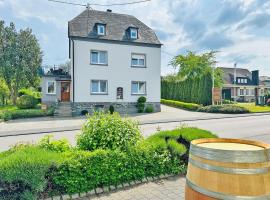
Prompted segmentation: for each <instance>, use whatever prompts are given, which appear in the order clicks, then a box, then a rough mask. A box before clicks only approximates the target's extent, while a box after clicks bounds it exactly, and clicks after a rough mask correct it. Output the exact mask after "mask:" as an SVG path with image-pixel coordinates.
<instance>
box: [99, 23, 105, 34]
mask: <svg viewBox="0 0 270 200" xmlns="http://www.w3.org/2000/svg"><path fill="white" fill-rule="evenodd" d="M101 27H102V28H103V33H102V32H100V28H101ZM97 34H98V35H105V34H106V27H105V25H104V24H98V25H97Z"/></svg>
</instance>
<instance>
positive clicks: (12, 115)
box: [0, 108, 54, 121]
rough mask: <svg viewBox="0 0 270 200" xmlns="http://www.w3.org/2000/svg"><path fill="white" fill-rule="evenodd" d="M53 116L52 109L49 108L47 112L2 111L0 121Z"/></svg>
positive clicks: (35, 110) (30, 110) (25, 110)
mask: <svg viewBox="0 0 270 200" xmlns="http://www.w3.org/2000/svg"><path fill="white" fill-rule="evenodd" d="M53 114H54V109H53V108H50V109H48V110H41V109H23V110H4V111H0V119H3V120H4V121H8V120H10V119H20V118H32V117H45V116H52V115H53Z"/></svg>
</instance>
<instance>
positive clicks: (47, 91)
mask: <svg viewBox="0 0 270 200" xmlns="http://www.w3.org/2000/svg"><path fill="white" fill-rule="evenodd" d="M49 83H53V84H54V92H53V93H51V92H49ZM46 94H50V95H54V94H56V81H47V84H46Z"/></svg>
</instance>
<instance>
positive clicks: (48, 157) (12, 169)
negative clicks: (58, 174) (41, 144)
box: [0, 146, 63, 200]
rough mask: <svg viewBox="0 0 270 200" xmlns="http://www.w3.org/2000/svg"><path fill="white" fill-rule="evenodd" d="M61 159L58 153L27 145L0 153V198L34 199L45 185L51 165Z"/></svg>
mask: <svg viewBox="0 0 270 200" xmlns="http://www.w3.org/2000/svg"><path fill="white" fill-rule="evenodd" d="M62 160H63V156H62V155H61V154H59V153H55V152H51V151H46V150H42V149H40V148H37V147H33V146H28V147H23V148H16V149H11V150H9V151H8V152H4V153H1V154H0V188H1V190H0V199H20V200H35V199H38V194H39V193H41V192H42V191H44V189H45V188H46V186H47V183H48V182H47V179H46V177H45V175H46V173H47V172H48V170H49V168H50V167H51V166H52V165H57V164H59V163H60V162H61V161H62Z"/></svg>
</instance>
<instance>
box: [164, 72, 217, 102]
mask: <svg viewBox="0 0 270 200" xmlns="http://www.w3.org/2000/svg"><path fill="white" fill-rule="evenodd" d="M161 98H162V99H170V100H177V101H183V102H188V103H197V104H202V105H210V104H211V102H212V77H211V74H208V75H205V76H202V77H200V78H196V79H192V80H191V79H186V80H184V81H180V80H173V79H166V78H165V79H164V78H163V79H162V80H161Z"/></svg>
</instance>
